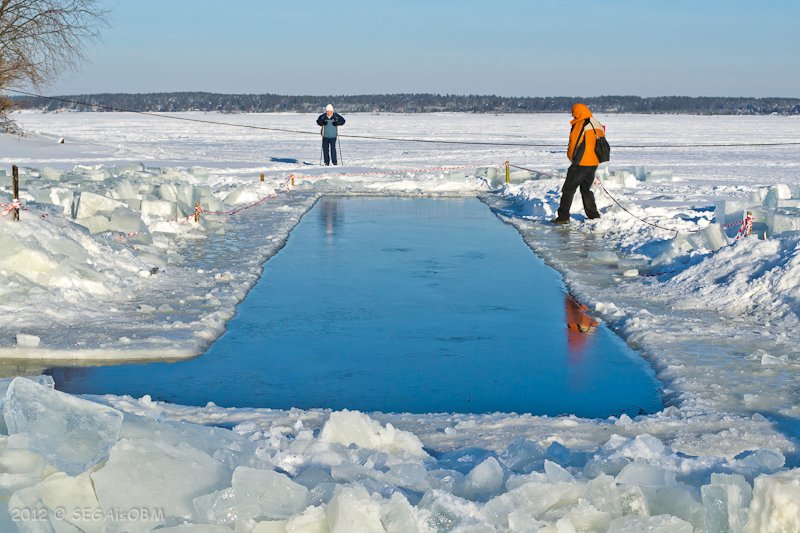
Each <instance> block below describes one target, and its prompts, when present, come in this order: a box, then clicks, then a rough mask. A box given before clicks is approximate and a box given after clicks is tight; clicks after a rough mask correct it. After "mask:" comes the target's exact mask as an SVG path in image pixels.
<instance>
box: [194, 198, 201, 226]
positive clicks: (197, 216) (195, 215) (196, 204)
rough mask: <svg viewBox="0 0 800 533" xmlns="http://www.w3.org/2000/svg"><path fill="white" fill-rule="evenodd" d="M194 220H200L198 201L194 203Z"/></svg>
mask: <svg viewBox="0 0 800 533" xmlns="http://www.w3.org/2000/svg"><path fill="white" fill-rule="evenodd" d="M194 221H195V222H200V202H195V204H194Z"/></svg>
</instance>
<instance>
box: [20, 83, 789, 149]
mask: <svg viewBox="0 0 800 533" xmlns="http://www.w3.org/2000/svg"><path fill="white" fill-rule="evenodd" d="M5 90H6V91H8V92H12V93H15V94H20V95H24V96H31V97H34V98H44V99H46V100H53V101H56V102H64V103H69V104H75V105H82V106H85V107H93V108H100V109H105V110H108V111H116V112H119V113H134V114H138V115H145V116H150V117H157V118H166V119H172V120H182V121H185V122H196V123H201V124H213V125H216V126H229V127H234V128H245V129H253V130H265V131H280V132H283V133H296V134H298V135H314V136H317V135H319V132H312V131H303V130H294V129H288V128H270V127H266V126H253V125H249V124H235V123H232V122H219V121H214V120H204V119H199V118H190V117H176V116H172V115H165V114H163V113H154V112H151V111H134V110H132V109H124V108H121V107H115V106H109V105H104V104H97V103H91V102H81V101H78V100H72V99H69V98H62V97H57V96H46V95H43V94H36V93H31V92H27V91H20V90H17V89H8V88H6V89H5ZM340 136H341V137H349V138H352V139H369V140H378V141H397V142H409V143H414V142H416V143H433V144H461V145H473V146H517V147H523V148H563V147H564V145H563V143H559V144H555V143H508V142H501V141H462V140H458V141H452V140H436V139H414V138H411V139H408V138H402V137H383V136H373V135H354V134H340ZM795 145H800V141H787V142H767V143H707V144H615V145H614V148H615V149H617V148H634V149H635V148H734V147H746V146H795Z"/></svg>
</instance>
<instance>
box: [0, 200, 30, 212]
mask: <svg viewBox="0 0 800 533" xmlns="http://www.w3.org/2000/svg"><path fill="white" fill-rule="evenodd" d="M0 208H3V216H6V215H7V214H9V213H10V212H11V211H13V210H14V209H22V210H23V211H27V210H28V209H27V208H26V207H25V206H24V205H22V204H20V203H19V198H14V199H13V200H12V201H11V203H10V204H0Z"/></svg>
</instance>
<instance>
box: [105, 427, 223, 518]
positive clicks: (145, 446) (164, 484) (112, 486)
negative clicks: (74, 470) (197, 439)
mask: <svg viewBox="0 0 800 533" xmlns="http://www.w3.org/2000/svg"><path fill="white" fill-rule="evenodd" d="M227 472H228V471H227V470H226V469H225V468H223V467H222V465H220V464H219V463H218V462H217V461H216V460H214V459H212V458H211V457H210V456H209V455H208V454H206V453H205V452H201V451H200V450H198V449H197V448H194V447H192V446H189V445H188V444H179V445H177V446H171V445H168V444H165V443H162V442H152V441H150V440H128V439H123V440H120V441H119V442H117V444H116V445H115V446H114V447H113V448H112V449H111V453H110V455H109V458H108V461H107V462H106V464H105V465H104V466H103V468H101V469H100V470H98V471H96V472H93V473H92V474H91V478H92V482H93V483H94V487H95V491H96V492H97V499H98V501H99V502H100V507H101V508H102V510H103V512H114V511H115V510H118V511H126V510H131V509H139V510H144V509H147V510H150V511H153V512H151V513H150V514H149V515H148V516H147V517H145V516H143V515H142V514H140V515H138V516H137V517H136V518H138V519H139V520H137V521H134V520H130V521H124V520H120V521H119V522H118V523H116V524H115V525H116V526H117V527H118V528H119V530H120V531H150V530H151V529H152V528H153V527H154V526H156V525H158V524H161V523H163V522H164V520H167V519H170V518H183V519H189V518H191V515H192V500H193V499H194V498H196V497H198V496H200V495H202V494H208V493H209V492H211V491H214V490H218V489H221V488H223V487H225V486H227V485H228V482H229V481H228V480H229V479H230V478H229V474H228V473H227ZM156 510H157V511H159V512H155V511H156Z"/></svg>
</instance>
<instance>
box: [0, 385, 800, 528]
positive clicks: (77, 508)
mask: <svg viewBox="0 0 800 533" xmlns="http://www.w3.org/2000/svg"><path fill="white" fill-rule="evenodd" d="M52 386H53V383H52V380H51V378H49V377H47V376H40V377H38V378H31V379H26V378H14V379H13V380H2V381H0V389H2V390H0V392H4V395H3V421H4V424H3V425H4V426H5V427H2V428H0V429H2V430H3V433H7V434H8V436H3V437H0V464H2V465H3V468H2V473H0V490H2V494H3V497H4V499H5V500H6V501H7V502H8V511H7V512H5V510H3V511H0V529H2V530H3V531H13V530H14V527H15V526H17V527H18V528H19V530H20V531H86V532H94V531H131V532H135V531H150V530H151V529H153V528H159V527H160V528H162V529H159V531H165V532H166V531H202V532H224V531H239V532H249V531H253V532H259V533H264V532H328V531H330V532H381V531H395V532H410V531H430V532H435V531H461V532H468V531H469V532H484V531H485V532H489V531H526V532H530V531H540V532H573V531H607V532H616V533H621V532H643V531H645V532H664V533H666V532H670V533H675V532H683V531H685V532H692V531H695V532H698V531H708V532H721V531H731V532H739V531H748V532H754V533H755V532H760V533H765V532H770V531H797V529H798V527H800V469H795V470H788V471H787V470H785V469H783V468H782V467H783V464H784V458H783V456H782V455H781V454H780V453H778V452H775V451H770V450H758V451H754V452H747V453H742V454H740V455H739V456H737V457H736V458H729V459H725V458H719V457H691V456H687V455H684V454H677V453H675V452H673V451H672V450H670V449H669V448H667V447H665V446H664V445H663V444H662V443H661V441H659V440H658V439H657V438H655V437H653V436H651V435H647V434H643V435H639V436H636V437H635V438H630V437H624V436H621V435H619V434H613V433H609V434H608V435H610V436H609V437H608V439H607V441H606V442H605V443H601V444H600V445H599V446H598V447H597V448H596V449H593V450H588V451H577V450H570V449H568V448H566V447H565V446H563V445H562V444H560V443H558V442H557V441H554V442H551V443H541V444H540V443H539V442H536V441H534V440H530V439H518V440H515V441H514V442H512V443H511V444H510V445H508V446H507V447H506V448H505V449H503V450H500V451H499V452H492V451H488V450H481V449H476V448H469V449H462V450H455V451H449V452H436V451H433V450H429V449H425V448H424V447H423V444H422V442H421V441H420V439H419V438H418V437H417V436H416V435H414V434H412V433H409V432H406V431H402V430H399V429H396V428H395V427H393V426H392V424H389V423H387V424H386V425H381V424H380V423H379V422H377V421H376V420H374V419H372V418H370V417H368V416H367V415H364V414H362V413H359V412H355V411H341V412H331V413H327V412H325V411H321V412H318V413H321V414H322V415H324V416H320V417H319V422H318V423H317V424H315V422H314V420H313V419H312V420H311V421H310V423H309V420H306V423H309V426H313V425H317V426H321V427H306V426H305V425H304V422H303V420H302V419H298V420H297V421H296V422H294V424H293V425H288V424H286V422H285V420H283V421H282V423H281V422H278V421H277V420H276V421H274V422H273V423H265V422H264V420H262V421H261V423H260V424H259V423H255V422H253V421H247V422H243V423H240V424H238V425H236V426H234V428H233V429H232V430H229V429H223V428H219V427H207V426H202V425H196V424H192V423H188V422H181V421H170V420H168V419H167V418H168V416H166V415H165V414H164V412H163V411H160V410H158V409H153V410H152V411H149V412H148V411H147V410H145V411H144V413H149V415H150V416H142V413H140V414H133V413H131V412H126V413H123V412H122V411H121V410H119V409H117V408H114V407H111V406H109V405H105V404H102V403H96V402H95V401H90V400H87V399H82V398H78V397H75V396H71V395H67V394H64V393H61V392H58V391H55V390H53V389H52ZM96 400H97V401H100V400H101V399H99V398H98V399H96ZM129 401H130V402H132V403H134V404H135V403H136V401H134V400H130V399H129ZM140 403H141V404H142V405H144V406H145V407H147V406H148V404H149V406H150V407H152V406H154V405H157V404H152V402H148V399H147V398H144V399H142V400H140ZM545 420H546V419H545ZM614 427H615V426H614V424H613V423H611V425H610V428H612V429H613V428H614ZM448 429H449V431H450V432H453V431H457V430H458V426H456V427H455V428H446V429H445V432H448ZM545 446H546V447H545ZM712 469H713V470H714V471H715V472H714V473H710V472H711V471H712ZM720 471H724V472H725V473H716V472H720ZM709 473H710V474H709ZM199 524H204V526H199Z"/></svg>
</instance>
